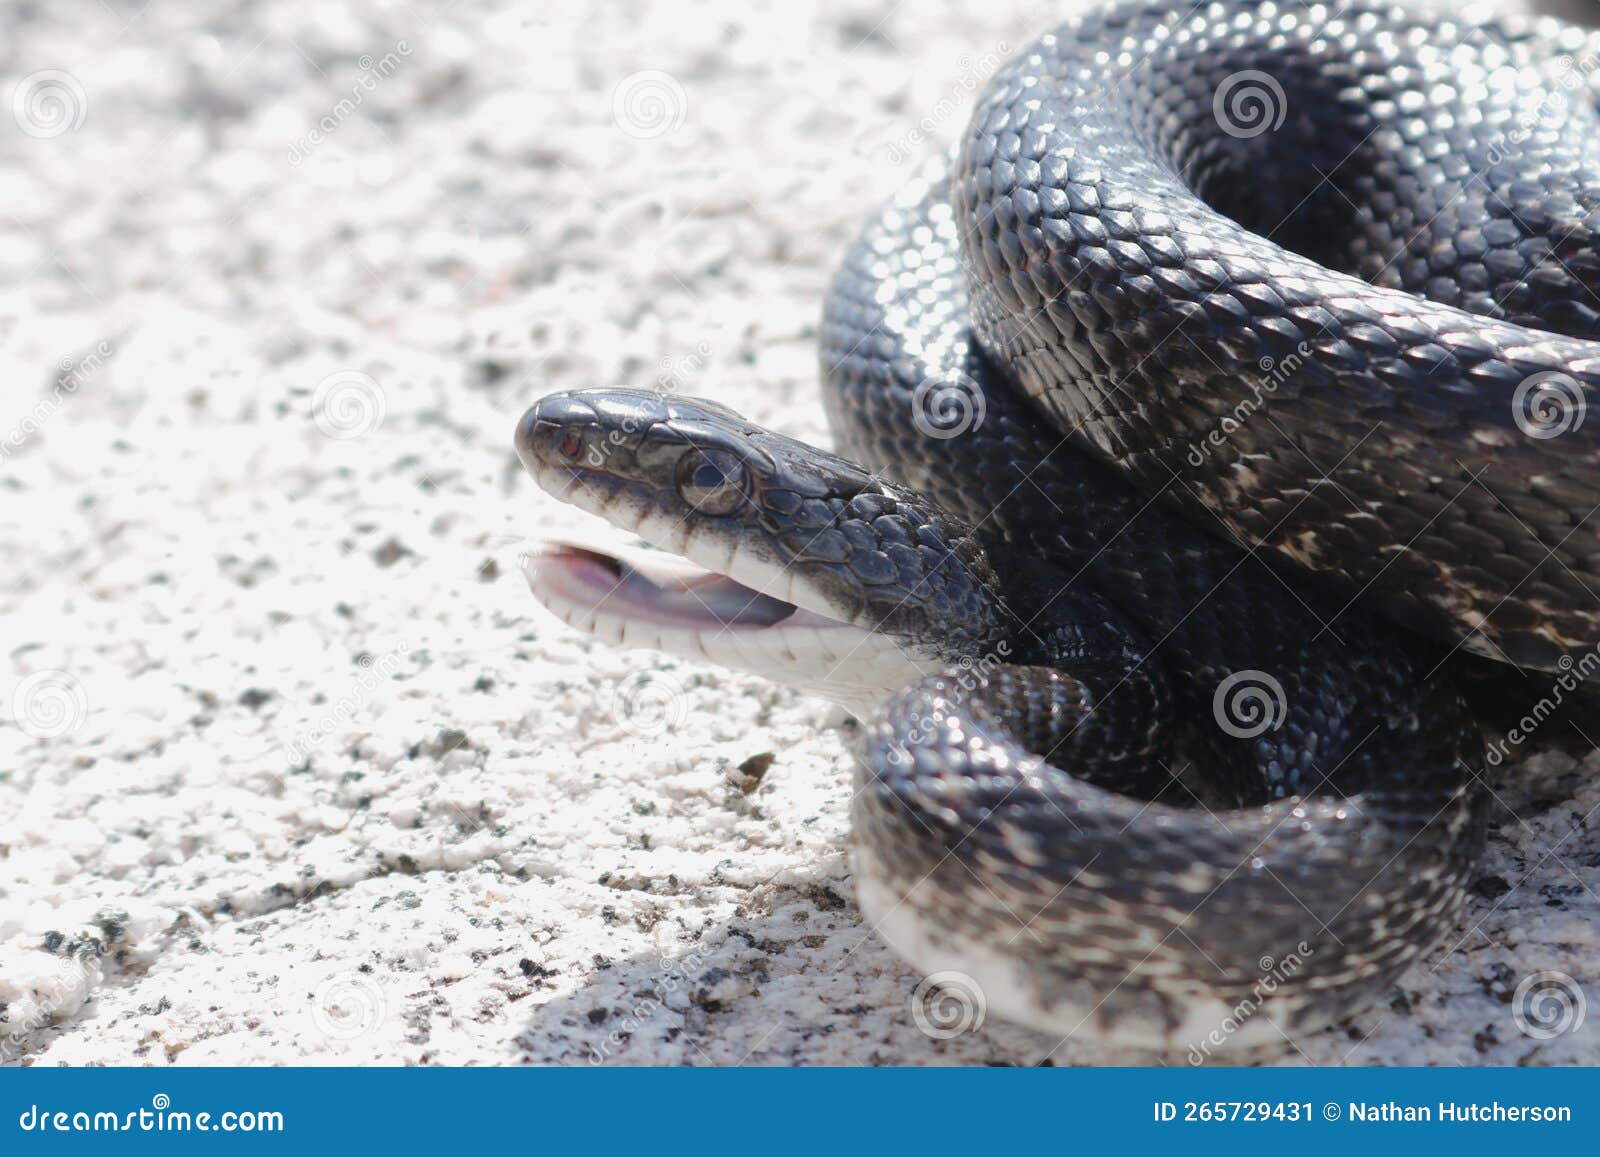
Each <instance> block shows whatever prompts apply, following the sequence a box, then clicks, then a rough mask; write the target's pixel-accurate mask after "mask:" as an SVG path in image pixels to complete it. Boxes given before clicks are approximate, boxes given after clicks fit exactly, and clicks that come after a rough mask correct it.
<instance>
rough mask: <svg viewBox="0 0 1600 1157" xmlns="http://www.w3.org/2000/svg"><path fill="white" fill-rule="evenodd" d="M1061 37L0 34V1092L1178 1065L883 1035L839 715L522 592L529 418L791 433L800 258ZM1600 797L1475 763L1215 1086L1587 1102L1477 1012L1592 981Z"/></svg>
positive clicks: (900, 18) (955, 10) (335, 22)
mask: <svg viewBox="0 0 1600 1157" xmlns="http://www.w3.org/2000/svg"><path fill="white" fill-rule="evenodd" d="M624 8H626V9H627V11H622V9H624ZM1069 8H1070V5H1068V4H1064V3H1060V2H1057V3H1029V4H1022V3H1015V2H1012V0H1000V2H998V3H987V4H982V5H977V4H956V3H935V2H929V3H919V4H917V5H916V6H915V8H914V10H913V6H912V5H909V4H907V5H903V6H901V7H899V8H895V7H893V6H892V5H891V4H885V3H865V2H859V0H838V2H830V3H828V4H826V5H810V4H803V3H800V4H797V3H787V2H779V3H756V4H745V3H733V2H731V0H719V2H715V3H701V4H689V3H674V4H672V5H649V6H644V5H639V6H621V5H602V4H592V5H585V4H575V5H570V6H558V5H525V4H515V3H503V4H494V3H484V4H477V3H467V2H462V3H458V4H455V5H424V4H420V3H419V4H416V5H408V4H405V3H383V2H379V3H374V4H359V5H350V6H336V5H312V6H306V5H296V4H292V3H288V2H286V0H280V2H271V3H237V4H225V3H216V4H195V5H190V4H183V5H150V6H149V7H147V8H143V9H141V8H140V7H139V6H138V5H137V4H133V5H124V4H123V3H121V0H106V2H104V3H99V2H94V0H89V2H64V3H56V4H51V5H32V4H24V3H19V2H15V0H13V2H10V3H5V4H0V24H3V26H4V27H5V28H6V29H7V36H6V37H5V38H4V42H3V44H0V61H3V64H4V67H3V70H0V73H3V77H4V83H5V90H4V95H5V97H6V103H5V104H4V105H0V187H3V189H4V195H3V197H0V204H3V205H4V206H5V207H6V212H5V213H4V214H3V215H0V362H3V373H0V381H3V383H4V385H3V387H0V389H3V391H4V393H3V394H0V399H3V404H0V551H3V557H4V558H5V559H6V565H5V566H4V568H0V614H3V619H4V623H5V629H4V634H3V644H4V648H3V650H4V660H3V663H0V1060H3V1061H4V1062H5V1063H9V1064H35V1065H38V1064H156V1065H160V1064H257V1063H306V1062H310V1063H361V1064H365V1063H381V1064H456V1063H478V1064H507V1063H558V1064H579V1065H583V1064H730V1063H749V1064H1022V1065H1031V1064H1039V1063H1045V1062H1049V1063H1055V1064H1078V1063H1105V1062H1130V1061H1132V1062H1145V1061H1151V1060H1158V1061H1163V1062H1165V1063H1173V1064H1183V1063H1186V1062H1187V1059H1188V1058H1186V1057H1184V1056H1181V1055H1179V1056H1172V1057H1165V1058H1150V1057H1142V1056H1135V1055H1130V1054H1119V1053H1115V1052H1111V1051H1109V1050H1106V1049H1103V1048H1097V1047H1095V1046H1094V1045H1092V1044H1091V1043H1090V1042H1088V1041H1086V1040H1079V1039H1077V1038H1070V1039H1068V1040H1065V1041H1061V1040H1056V1039H1047V1038H1044V1037H1041V1036H1038V1035H1036V1034H1034V1033H1032V1032H1029V1031H1027V1030H1025V1029H1022V1028H1017V1027H1013V1026H1008V1025H1005V1024H1002V1023H999V1022H998V1021H996V1020H994V1019H993V1018H987V1019H984V1021H983V1023H982V1024H981V1025H978V1026H976V1027H974V1028H972V1029H971V1030H970V1031H964V1032H959V1033H957V1034H955V1035H953V1036H952V1035H948V1034H945V1033H942V1032H939V1031H937V1029H935V1031H932V1032H924V1031H923V1029H921V1028H919V1027H918V1024H919V1020H920V1021H923V1022H926V1021H927V1017H926V1016H925V1015H919V1013H920V1012H921V1010H920V1008H914V1007H913V993H914V991H915V990H916V988H917V985H918V982H919V980H920V977H919V976H918V975H917V974H916V973H915V972H914V971H913V970H912V969H910V968H909V967H908V966H906V965H904V964H902V963H901V962H899V961H898V959H897V958H895V957H894V956H893V955H891V954H890V953H889V952H888V950H887V949H886V948H885V947H884V946H883V945H882V944H881V943H880V942H879V941H878V940H877V939H876V938H875V937H874V936H873V934H872V931H871V929H870V928H868V927H866V926H864V925H863V923H862V920H861V917H860V915H859V913H858V912H857V911H856V908H855V903H854V899H853V894H852V888H851V884H850V880H849V878H848V872H847V870H846V866H845V859H844V849H845V845H846V838H847V830H848V824H847V817H846V809H847V803H848V794H849V779H850V762H849V757H848V755H847V743H848V739H849V734H848V733H849V729H850V727H851V726H852V725H851V724H850V723H849V722H848V721H846V720H842V719H840V718H839V717H838V716H837V715H836V714H835V713H833V712H831V711H830V710H829V709H828V708H826V707H825V706H823V705H822V704H820V703H819V702H818V701H816V700H811V699H807V698H805V697H803V696H801V695H798V694H796V693H793V692H789V691H783V690H779V689H776V688H774V687H771V686H769V685H767V684H764V683H762V682H759V681H757V680H754V679H749V678H744V677H740V676H735V675H732V674H728V673H725V672H722V671H718V670H713V669H709V668H702V667H697V666H694V665H691V664H689V663H686V662H681V661H678V660H674V659H670V658H665V657H659V656H653V655H643V654H638V653H624V652H618V651H613V650H611V649H609V648H607V647H605V646H603V645H600V644H598V643H594V642H591V641H590V640H588V639H585V638H581V637H578V636H576V635H574V634H573V633H571V632H570V631H568V630H566V629H565V628H563V627H561V626H560V625H559V624H557V623H556V621H555V620H554V619H552V618H550V617H549V616H547V615H545V614H544V613H543V612H542V611H541V610H539V609H538V608H537V607H536V606H535V605H534V604H533V602H532V600H531V599H530V597H529V596H528V594H527V592H526V590H525V588H524V586H523V583H522V580H521V578H520V576H519V575H518V573H517V568H516V559H517V555H518V553H519V551H520V550H522V549H524V548H525V544H526V541H527V540H528V539H529V538H530V537H535V536H539V535H544V534H551V533H556V534H575V533H592V532H594V527H593V525H592V523H591V522H590V521H589V520H587V519H585V518H583V516H581V515H579V514H577V513H576V512H574V511H572V510H570V509H568V508H565V507H562V506H559V505H558V504H556V503H554V502H553V501H550V500H548V499H546V498H544V497H543V496H542V495H540V494H538V493H537V492H536V491H535V489H534V487H533V486H532V484H531V483H530V482H529V481H528V480H527V479H526V478H524V477H523V476H522V475H521V473H520V471H519V470H518V468H517V467H516V465H515V462H514V460H513V456H512V454H511V451H510V433H511V428H512V424H513V423H514V421H515V419H516V417H517V416H518V415H519V414H520V413H521V411H522V410H523V408H524V407H525V406H526V405H527V403H528V402H529V401H530V400H531V399H532V398H533V397H535V396H537V395H538V394H540V393H543V392H546V391H548V390H551V389H564V388H571V387H578V386H587V385H604V384H616V383H632V384H640V385H648V384H653V383H657V384H662V385H665V386H669V387H671V388H676V389H682V390H684V391H687V392H691V393H696V394H704V395H708V396H710V397H713V398H716V399H718V400H721V401H724V402H727V403H729V404H732V405H735V406H737V407H738V408H740V409H741V410H743V411H745V412H747V413H748V414H749V415H750V416H752V417H753V418H755V419H756V420H758V421H760V422H763V423H766V424H771V425H775V426H778V427H781V428H783V429H785V430H787V431H789V432H791V433H794V434H796V435H798V436H801V437H806V438H811V439H825V437H826V434H825V429H824V426H823V423H822V418H821V414H820V411H819V409H818V406H817V395H816V390H817V381H816V379H817V373H816V366H815V352H814V347H815V340H816V326H817V316H818V311H819V308H820V301H821V294H822V288H823V285H824V283H825V280H826V278H827V276H828V274H829V271H830V267H831V264H832V262H833V261H834V260H835V259H836V256H837V255H838V253H839V252H840V251H841V249H842V247H843V246H844V244H845V242H846V240H847V239H848V237H849V236H850V234H851V233H852V231H853V230H854V229H855V228H856V226H857V225H858V223H859V222H860V221H861V220H863V219H864V217H865V216H866V215H867V214H868V213H869V212H870V211H871V209H872V207H873V206H874V205H875V204H876V203H877V202H878V201H879V200H880V199H882V198H883V197H885V196H887V195H888V194H889V193H890V192H891V191H892V190H893V189H894V188H895V187H896V186H897V185H898V184H899V183H900V182H901V181H902V180H903V179H904V178H905V176H906V174H907V173H908V172H909V171H910V169H911V167H912V166H913V165H914V164H915V163H916V162H917V161H918V160H919V159H921V158H923V157H926V156H929V155H932V154H933V153H935V152H937V151H938V150H939V148H940V147H941V145H942V143H943V142H945V141H947V140H948V139H949V138H950V137H951V136H952V135H953V134H954V133H955V132H956V131H957V129H958V128H959V127H960V124H961V123H962V118H963V116H964V113H965V109H966V107H967V106H968V104H969V103H970V100H971V95H972V92H973V91H974V90H975V88H976V87H977V86H978V85H980V84H981V83H982V82H983V80H984V78H985V77H986V76H987V75H988V74H989V73H990V72H992V71H993V70H994V68H996V67H998V65H999V64H1000V63H1001V62H1003V60H1004V59H1005V58H1006V57H1007V56H1008V55H1009V54H1010V53H1012V52H1015V51H1017V50H1018V49H1019V48H1020V47H1021V46H1022V45H1024V44H1025V43H1026V42H1027V41H1028V40H1029V39H1031V38H1032V37H1033V36H1035V35H1037V34H1038V33H1039V32H1040V31H1042V30H1043V29H1044V28H1045V27H1046V26H1047V25H1048V24H1050V23H1052V22H1054V21H1055V20H1058V19H1059V18H1061V16H1063V15H1064V14H1065V13H1066V12H1067V11H1068V9H1069ZM1536 739H1537V737H1536ZM1532 749H1533V745H1531V744H1530V745H1526V746H1525V747H1519V748H1517V749H1516V750H1515V751H1514V752H1513V753H1512V755H1513V760H1514V759H1515V758H1519V757H1521V756H1522V755H1523V753H1524V751H1526V750H1532ZM1597 773H1600V758H1597V757H1590V758H1589V759H1588V760H1587V761H1586V762H1584V763H1583V764H1582V765H1581V766H1580V765H1579V764H1578V763H1577V761H1576V760H1575V759H1574V758H1573V757H1571V756H1568V755H1562V754H1556V753H1550V754H1544V755H1540V756H1537V757H1536V758H1534V759H1533V760H1531V761H1526V762H1524V764H1523V766H1520V767H1514V766H1512V765H1511V761H1508V762H1507V763H1506V764H1505V765H1503V766H1502V767H1500V768H1498V769H1497V770H1496V772H1495V782H1496V786H1497V792H1498V794H1499V796H1500V798H1501V801H1502V807H1501V808H1500V809H1499V811H1498V814H1497V823H1496V830H1495V831H1494V833H1493V835H1492V836H1491V843H1490V851H1489V858H1488V860H1487V862H1486V863H1485V865H1484V868H1483V876H1482V879H1481V880H1480V881H1479V884H1478V886H1477V888H1476V896H1475V898H1474V900H1473V902H1472V904H1471V907H1470V910H1469V912H1468V917H1467V922H1466V924H1464V925H1463V927H1461V928H1460V929H1458V930H1457V931H1456V932H1455V933H1453V934H1452V935H1451V937H1450V938H1449V940H1448V941H1447V942H1446V944H1445V946H1444V947H1443V948H1442V949H1441V950H1440V951H1439V952H1437V953H1435V955H1434V958H1433V960H1432V961H1431V963H1430V965H1429V966H1427V967H1422V968H1417V969H1414V970H1413V971H1412V972H1411V973H1410V974H1408V975H1407V977H1406V978H1405V981H1404V983H1403V984H1402V985H1401V986H1400V987H1399V988H1398V989H1397V990H1396V991H1395V993H1394V994H1393V997H1392V999H1391V1000H1390V1001H1389V1002H1388V1003H1387V1004H1386V1005H1384V1006H1381V1007H1379V1008H1377V1009H1375V1010H1373V1011H1371V1012H1369V1013H1367V1014H1365V1015H1363V1016H1362V1017H1359V1018H1358V1019H1357V1020H1356V1021H1355V1022H1353V1023H1351V1024H1349V1025H1346V1026H1342V1027H1341V1028H1339V1029H1336V1030H1330V1031H1328V1032H1325V1033H1321V1034H1317V1035H1315V1036H1313V1037H1310V1038H1307V1039H1301V1040H1298V1041H1296V1042H1293V1043H1290V1042H1285V1043H1284V1045H1283V1046H1282V1047H1281V1048H1277V1049H1269V1050H1266V1051H1265V1052H1263V1053H1259V1054H1252V1055H1249V1056H1242V1057H1240V1056H1232V1055H1225V1057H1224V1059H1232V1060H1250V1061H1262V1062H1270V1063H1293V1064H1303V1063H1307V1062H1316V1063H1341V1062H1343V1063H1360V1064H1388V1063H1407V1064H1432V1063H1492V1064H1564V1063H1575V1062H1581V1063H1589V1064H1593V1063H1596V1062H1600V1035H1597V1032H1596V1030H1595V1028H1594V1027H1593V1026H1592V1025H1589V1024H1584V1025H1583V1026H1582V1027H1579V1028H1578V1029H1577V1030H1576V1031H1567V1032H1563V1033H1561V1034H1559V1035H1557V1036H1554V1037H1549V1038H1542V1037H1540V1036H1538V1035H1529V1034H1528V1033H1527V1032H1525V1031H1523V1029H1522V1028H1521V1027H1519V1025H1518V1023H1517V1018H1516V1016H1515V1013H1516V1011H1517V1006H1516V1004H1515V1003H1514V1000H1513V997H1514V994H1515V992H1516V990H1517V988H1518V986H1519V984H1521V983H1523V982H1524V981H1525V980H1526V979H1527V978H1528V977H1530V976H1533V975H1535V974H1538V973H1541V972H1548V971H1556V972H1562V973H1565V974H1567V975H1569V976H1570V977H1572V978H1573V982H1574V983H1575V984H1576V985H1577V986H1578V987H1579V989H1580V990H1582V989H1587V990H1588V991H1590V992H1595V991H1600V990H1597V988H1596V986H1597V983H1600V971H1597V965H1596V963H1595V962H1596V960H1597V959H1600V956H1597V953H1596V948H1597V946H1600V944H1597V935H1596V928H1597V926H1600V921H1597V918H1600V897H1597V896H1596V892H1595V886H1596V883H1597V879H1600V832H1597V831H1596V828H1597V826H1600V825H1596V823H1595V822H1594V819H1595V811H1596V809H1600V778H1597ZM968 1019H969V1020H971V1019H977V1018H968Z"/></svg>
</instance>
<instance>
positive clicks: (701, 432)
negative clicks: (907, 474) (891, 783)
mask: <svg viewBox="0 0 1600 1157" xmlns="http://www.w3.org/2000/svg"><path fill="white" fill-rule="evenodd" d="M516 449H517V455H518V457H520V458H521V460H522V463H523V465H524V466H525V467H526V468H527V470H528V472H529V473H530V474H531V475H532V476H533V478H534V480H535V481H536V482H538V484H539V485H540V486H541V487H543V488H544V489H545V490H546V491H548V492H549V493H550V494H552V495H554V496H555V497H557V498H559V499H561V500H562V501H564V502H568V503H571V504H572V505H574V506H577V507H579V508H580V509H583V510H586V511H588V512H590V513H592V514H597V515H599V516H600V517H602V518H604V519H605V520H606V521H608V522H610V523H612V524H613V525H615V526H617V527H620V528H621V529H623V530H626V531H631V532H633V533H636V534H638V535H639V536H640V537H642V538H644V539H645V540H646V541H647V542H649V543H651V544H652V545H654V546H656V547H658V548H660V549H662V550H665V551H668V552H670V553H672V554H675V555H678V556H680V557H681V558H682V559H685V560H687V561H688V562H689V563H691V564H694V567H695V568H697V569H695V570H692V571H685V570H683V569H681V568H680V569H678V570H676V571H670V570H668V569H663V568H661V567H659V566H656V565H651V564H648V563H641V562H637V561H634V560H625V559H623V558H621V557H619V556H616V555H609V554H602V553H600V552H597V551H592V550H587V549H583V548H578V547H573V546H568V545H562V544H556V545H553V546H550V547H547V548H546V549H544V550H543V551H541V552H539V553H537V554H535V555H532V556H530V557H529V558H528V559H527V560H526V561H525V563H524V570H525V573H526V574H527V577H528V580H529V583H530V585H531V586H532V588H533V591H534V593H535V595H537V596H538V597H539V599H540V600H541V601H542V602H543V603H544V604H545V605H546V606H547V607H549V608H550V609H551V610H552V611H554V612H555V613H556V614H557V615H558V616H560V617H561V618H562V619H564V620H565V621H566V622H568V623H570V624H573V625H576V626H580V627H583V628H585V629H588V630H590V631H592V632H593V633H595V634H598V635H601V636H602V637H607V638H610V639H612V640H613V641H615V642H620V643H622V644H624V645H630V646H644V647H651V648H655V649H659V650H665V651H670V652H673V653H678V654H683V655H686V656H690V657H694V658H711V659H713V660H715V661H717V662H720V663H722V664H723V665H725V666H731V667H735V668H738V669H741V670H748V671H753V672H755V673H757V674H761V675H763V676H766V677H769V678H772V679H774V680H777V681H780V682H785V683H790V684H794V685H798V686H803V687H806V688H807V689H810V690H814V691H819V692H821V693H824V694H827V695H830V696H831V697H833V698H835V699H837V700H839V701H841V702H844V703H846V704H847V705H849V706H852V707H860V706H865V705H870V704H871V703H873V702H876V701H877V699H878V698H880V697H881V696H883V695H885V694H887V693H888V692H889V691H891V690H892V689H894V688H895V687H898V686H901V685H903V683H904V682H905V680H906V679H907V678H908V677H914V676H916V675H918V674H922V673H926V672H929V671H932V670H935V669H938V668H939V667H941V666H944V665H946V664H948V663H950V662H952V661H955V662H959V661H960V660H961V659H963V658H972V657H976V656H977V655H979V654H981V653H983V652H984V651H985V650H986V649H987V648H988V647H989V646H990V645H992V644H993V643H994V642H995V641H996V640H998V639H999V637H1000V636H1001V634H1002V622H1003V621H1004V614H1003V611H1002V608H1001V605H1000V601H999V598H998V596H997V595H996V594H995V591H996V590H997V583H996V580H995V576H994V574H993V571H992V569H991V567H990V565H989V562H988V559H987V557H986V555H985V553H984V549H983V547H982V545H981V544H980V543H979V541H978V539H977V538H976V536H975V535H974V533H973V531H972V528H971V527H969V526H968V525H967V524H966V523H964V522H962V521H960V520H959V519H956V518H954V517H952V516H950V515H948V514H946V513H945V512H943V511H941V510H940V509H938V508H937V507H936V506H934V505H933V504H931V503H929V502H928V501H926V500H924V499H923V498H921V497H920V496H918V495H917V494H915V493H914V492H912V491H909V490H907V489H905V488H903V487H900V486H897V485H895V484H893V483H889V482H886V481H885V480H884V479H882V478H880V477H878V476H876V475H874V474H872V473H871V472H870V471H868V470H866V469H864V468H863V467H861V466H859V465H857V464H856V463H853V462H850V461H848V460H846V459H844V458H840V457H838V456H837V455H835V454H831V453H829V452H827V451H825V450H821V449H818V448H817V447H815V446H811V445H808V444H806V443H804V442H800V441H797V440H795V439H793V438H789V437H787V436H785V435H783V434H779V433H776V432H774V431H772V430H767V429H764V428H763V427H760V426H757V425H755V424H753V423H751V422H749V421H747V420H745V419H744V418H742V417H740V416H739V415H738V414H736V413H734V412H733V411H732V410H729V409H727V408H726V407H724V406H721V405H718V404H716V403H714V402H708V401H702V400H699V399H694V398H685V397H680V396H677V395H669V394H661V393H656V392H653V391H646V390H631V389H600V390H583V391H577V392H571V393H558V394H551V395H549V396H547V397H545V398H542V399H540V401H539V402H537V403H536V404H535V405H534V406H533V407H532V408H531V409H530V410H529V411H528V412H527V413H526V414H525V415H523V417H522V420H521V421H520V422H519V423H518V426H517V432H516Z"/></svg>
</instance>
